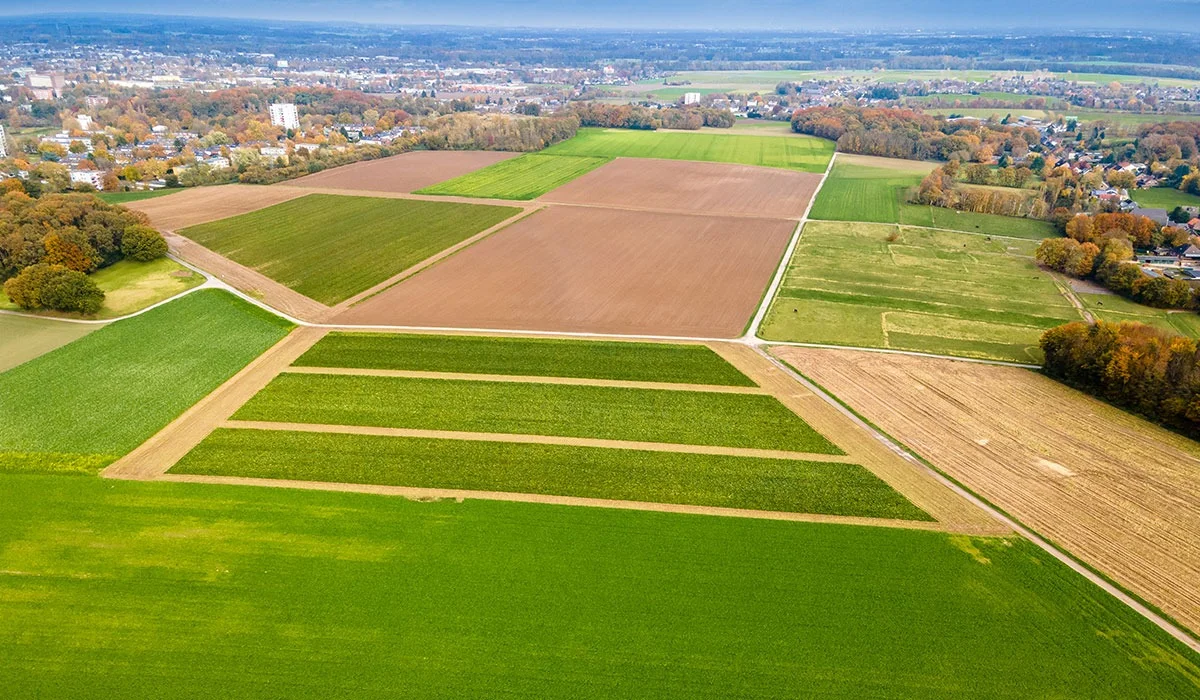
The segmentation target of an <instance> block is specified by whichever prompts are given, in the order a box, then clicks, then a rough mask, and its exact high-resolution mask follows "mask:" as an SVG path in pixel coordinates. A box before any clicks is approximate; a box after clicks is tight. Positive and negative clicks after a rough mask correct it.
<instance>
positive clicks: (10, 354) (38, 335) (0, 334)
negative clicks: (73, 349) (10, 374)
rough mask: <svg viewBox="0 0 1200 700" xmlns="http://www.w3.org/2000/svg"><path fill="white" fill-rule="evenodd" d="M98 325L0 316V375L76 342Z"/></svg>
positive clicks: (6, 315)
mask: <svg viewBox="0 0 1200 700" xmlns="http://www.w3.org/2000/svg"><path fill="white" fill-rule="evenodd" d="M99 328H101V326H97V325H85V324H82V323H62V322H61V321H53V320H49V319H43V318H33V317H31V316H17V315H16V314H0V372H3V371H5V370H7V369H11V368H13V367H16V366H17V365H19V364H21V363H23V362H28V361H29V360H32V359H33V358H35V357H38V356H41V355H45V354H46V353H48V352H50V351H51V350H53V349H55V348H58V347H62V346H63V345H66V344H67V343H70V342H72V341H74V340H78V339H79V338H82V337H83V336H85V335H87V334H88V333H91V332H92V331H94V330H97V329H99Z"/></svg>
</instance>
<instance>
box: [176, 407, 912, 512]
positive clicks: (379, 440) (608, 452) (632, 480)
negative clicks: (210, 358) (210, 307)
mask: <svg viewBox="0 0 1200 700" xmlns="http://www.w3.org/2000/svg"><path fill="white" fill-rule="evenodd" d="M171 471H172V472H173V473H177V474H210V475H220V476H247V477H260V478H267V479H295V480H302V481H332V482H348V483H357V484H387V485H393V486H416V487H423V488H448V489H469V490H475V491H504V492H508V493H539V494H547V495H555V496H578V497H583V498H614V499H620V500H629V501H648V502H651V503H680V504H684V505H698V506H719V507H724V508H751V509H756V510H770V511H785V512H794V513H824V514H829V515H857V516H863V517H872V518H901V519H907V520H931V518H930V517H929V516H928V515H926V514H925V513H924V512H923V511H921V510H920V509H919V508H917V507H916V506H914V505H912V504H911V503H909V502H908V501H907V500H906V499H905V498H904V497H903V496H901V495H900V494H898V493H896V492H895V491H894V490H893V489H892V487H890V486H888V485H887V484H886V483H885V482H883V481H882V480H880V479H879V478H878V477H876V476H875V475H874V474H872V473H871V472H869V471H867V470H866V469H863V468H862V467H859V466H856V465H851V464H831V463H824V462H805V461H795V460H784V459H758V458H753V457H729V456H724V455H703V454H685V453H680V452H649V451H641V450H625V449H597V448H590V447H573V446H567V445H540V444H518V443H503V442H476V441H469V440H436V439H420V438H402V437H380V436H373V435H347V434H337V433H305V432H287V431H276V430H233V429H222V430H218V431H217V432H215V433H214V434H213V435H211V436H210V437H208V438H207V439H205V441H204V442H202V443H201V444H200V445H199V446H198V447H197V448H195V449H194V450H192V452H191V453H189V454H188V455H187V456H186V457H184V459H183V460H182V461H180V462H179V463H178V464H176V465H175V466H174V467H172V468H171Z"/></svg>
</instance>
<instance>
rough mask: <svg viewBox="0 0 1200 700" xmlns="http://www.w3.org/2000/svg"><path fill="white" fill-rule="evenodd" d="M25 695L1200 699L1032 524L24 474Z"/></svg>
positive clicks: (20, 577) (8, 528)
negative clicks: (643, 508) (436, 498)
mask: <svg viewBox="0 0 1200 700" xmlns="http://www.w3.org/2000/svg"><path fill="white" fill-rule="evenodd" d="M0 480H2V482H0V490H2V492H3V493H4V498H0V541H3V542H4V543H5V546H4V547H2V548H0V570H3V571H4V572H5V573H4V575H2V576H0V639H4V640H5V642H4V651H5V653H4V654H0V678H4V692H5V694H6V695H7V696H9V697H13V698H34V697H47V698H50V697H53V698H119V697H125V698H131V697H154V698H159V699H160V700H174V699H177V698H178V699H183V698H188V699H189V700H206V699H209V698H211V699H213V700H215V699H217V698H230V697H237V698H244V699H246V700H258V699H267V698H283V697H286V698H294V699H300V698H332V697H353V698H358V699H360V700H369V699H372V698H394V697H397V696H398V695H403V696H406V697H423V698H462V697H488V696H494V695H495V694H496V689H497V688H502V689H503V692H504V694H505V695H507V696H510V697H537V698H613V697H656V698H688V699H689V700H691V699H695V698H731V697H744V698H749V697H822V698H847V699H850V698H854V699H858V698H863V697H867V696H869V697H873V698H890V699H898V698H922V699H923V700H935V699H936V700H941V699H950V698H954V699H957V698H963V697H987V698H995V699H1011V700H1026V699H1028V698H1068V697H1081V698H1101V697H1104V698H1140V699H1146V700H1158V699H1174V698H1183V697H1194V696H1195V695H1196V694H1197V692H1198V688H1197V678H1200V668H1198V667H1197V664H1198V662H1200V660H1198V659H1197V657H1196V655H1195V654H1194V653H1192V652H1190V651H1189V650H1187V649H1185V648H1183V647H1182V645H1180V644H1178V643H1176V642H1174V640H1171V639H1169V638H1168V637H1166V635H1165V634H1163V633H1161V632H1160V631H1159V630H1158V629H1157V628H1154V627H1153V626H1152V625H1150V624H1149V623H1148V622H1146V621H1145V620H1143V619H1142V618H1140V617H1138V616H1137V615H1135V614H1134V613H1133V612H1132V611H1130V610H1129V609H1127V608H1125V607H1124V606H1122V605H1121V604H1119V603H1118V602H1117V601H1116V600H1114V599H1113V598H1111V597H1109V596H1108V595H1107V594H1105V593H1104V592H1102V591H1101V590H1100V589H1099V588H1097V587H1095V586H1093V585H1092V584H1090V583H1088V582H1087V581H1085V580H1084V579H1083V578H1082V577H1080V576H1078V575H1077V574H1075V573H1074V572H1072V571H1070V570H1068V569H1067V568H1066V567H1064V566H1063V565H1061V564H1060V563H1058V562H1057V561H1055V560H1054V559H1052V558H1050V557H1049V556H1047V555H1046V554H1044V553H1042V552H1041V551H1040V550H1038V549H1036V548H1034V547H1033V546H1032V545H1030V544H1029V543H1027V542H1025V541H1024V540H1020V539H980V538H967V537H961V536H958V537H956V536H951V535H945V534H941V533H936V532H921V531H914V530H899V529H890V528H865V527H851V526H842V525H827V524H808V523H790V522H773V521H767V520H746V519H737V518H713V517H700V516H681V515H675V514H667V513H641V512H634V511H622V510H609V509H603V508H569V507H555V506H542V505H533V504H520V503H498V502H488V501H471V500H468V501H466V502H463V503H455V502H453V501H441V502H435V503H418V502H413V501H408V500H404V499H397V498H386V497H380V496H366V495H359V494H340V493H328V492H320V493H318V492H305V491H292V490H286V489H263V488H246V487H222V486H210V485H199V484H166V483H140V482H104V481H100V480H94V479H80V478H64V477H47V476H14V475H7V476H0Z"/></svg>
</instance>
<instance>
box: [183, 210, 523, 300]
mask: <svg viewBox="0 0 1200 700" xmlns="http://www.w3.org/2000/svg"><path fill="white" fill-rule="evenodd" d="M519 212H520V209H517V208H515V207H495V206H487V205H481V204H457V203H452V202H426V201H416V200H405V199H381V198H376V197H348V196H342V195H328V194H310V195H307V196H304V197H300V198H299V199H293V200H291V201H288V202H283V203H282V204H276V205H274V206H271V207H267V208H265V209H259V210H258V211H254V212H250V213H248V214H242V215H240V216H234V217H231V218H228V219H221V220H220V221H214V222H212V223H207V224H200V225H199V226H192V227H190V228H186V229H183V230H182V231H180V233H181V234H183V235H184V236H187V237H188V238H190V239H192V240H194V241H196V242H197V243H199V244H201V245H203V246H205V247H207V248H211V249H212V250H215V251H217V252H218V253H221V254H222V255H225V256H226V257H229V258H232V259H233V260H236V261H237V262H239V263H242V264H243V265H246V266H248V267H251V268H254V269H255V270H258V271H259V272H261V273H263V274H264V275H266V276H267V277H270V278H271V279H273V280H275V281H277V282H280V283H281V284H284V285H286V286H288V287H291V288H292V289H294V290H296V291H297V292H300V293H301V294H304V295H305V296H308V297H310V298H312V299H315V300H317V301H319V302H321V303H323V304H336V303H338V302H341V301H344V300H346V299H348V298H350V297H352V296H354V295H355V294H357V293H359V292H362V291H364V290H366V289H369V288H370V287H372V286H374V285H376V284H378V283H380V282H383V281H385V280H387V279H388V278H390V277H392V276H394V275H396V274H399V273H400V272H403V271H404V270H406V269H408V268H409V267H412V266H413V265H415V264H416V263H418V262H421V261H422V260H425V259H426V258H429V257H430V256H432V255H435V254H436V253H439V252H441V251H442V250H445V249H446V248H448V247H450V246H452V245H454V244H455V243H459V242H461V241H463V240H465V239H467V238H470V237H471V236H473V235H475V234H476V233H479V232H480V231H483V230H485V229H487V228H489V227H491V226H494V225H496V224H498V223H500V222H501V221H504V220H505V219H507V218H509V217H510V216H513V215H515V214H517V213H519Z"/></svg>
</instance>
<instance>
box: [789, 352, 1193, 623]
mask: <svg viewBox="0 0 1200 700" xmlns="http://www.w3.org/2000/svg"><path fill="white" fill-rule="evenodd" d="M773 352H774V353H775V354H776V355H777V356H779V357H780V358H782V359H784V360H785V361H787V362H788V363H790V364H791V365H792V366H794V367H796V368H797V369H798V370H800V371H801V372H802V373H804V374H805V375H806V376H808V377H810V378H812V379H813V380H814V381H816V382H818V383H819V384H821V385H822V386H823V387H825V388H826V389H828V390H829V391H831V392H833V393H834V394H836V395H837V396H838V397H839V398H841V399H842V400H844V401H846V403H848V404H849V405H850V406H851V407H853V408H854V409H855V410H856V411H858V412H859V413H861V414H862V415H863V416H865V417H866V418H867V419H868V420H870V421H872V422H873V423H875V424H876V425H878V426H879V427H880V428H881V429H882V430H884V431H885V432H887V433H889V434H890V435H892V436H893V437H894V438H896V439H897V440H899V441H901V442H903V443H904V444H905V445H907V446H908V447H910V448H912V449H913V450H915V451H916V452H917V453H918V454H920V455H921V456H923V457H925V458H926V459H928V460H929V461H930V462H931V463H932V464H933V465H934V466H936V467H937V468H938V469H941V470H942V471H944V472H945V473H946V474H948V475H949V476H951V477H953V478H954V479H956V480H957V481H959V482H960V483H962V484H963V485H964V486H966V487H967V488H969V489H971V490H972V491H974V492H975V493H977V494H979V495H980V496H982V497H983V498H985V499H987V500H989V501H991V502H992V503H993V504H995V505H996V506H998V507H999V508H1001V509H1003V510H1005V511H1007V512H1008V513H1009V514H1010V515H1012V516H1013V517H1015V518H1017V519H1019V520H1021V521H1022V522H1024V523H1025V524H1026V525H1028V526H1029V527H1031V528H1033V529H1034V530H1036V531H1038V532H1040V533H1041V534H1042V535H1044V536H1045V537H1047V538H1048V539H1050V540H1052V541H1054V542H1055V543H1057V544H1059V545H1061V546H1062V547H1064V548H1065V549H1066V550H1067V551H1069V552H1071V553H1072V554H1074V555H1075V556H1077V557H1078V558H1080V559H1081V560H1083V561H1084V562H1086V563H1088V564H1090V565H1091V566H1093V567H1095V568H1096V569H1098V570H1100V571H1101V572H1103V573H1104V574H1106V575H1108V576H1109V577H1111V578H1112V579H1114V580H1115V581H1117V582H1118V583H1120V584H1121V585H1123V586H1125V587H1126V588H1128V589H1129V590H1131V591H1133V592H1134V593H1136V594H1138V595H1139V596H1141V597H1142V598H1144V599H1145V600H1147V601H1149V602H1150V603H1152V604H1154V605H1155V606H1157V607H1159V608H1161V609H1162V610H1163V611H1165V612H1166V613H1167V614H1168V615H1171V616H1172V617H1174V618H1175V619H1177V620H1178V621H1180V622H1181V623H1182V624H1184V625H1185V626H1187V627H1190V628H1191V629H1192V630H1200V445H1198V444H1197V443H1195V442H1192V441H1190V440H1188V439H1186V438H1183V437H1180V436H1178V435H1175V434H1174V433H1171V432H1168V431H1166V430H1163V429H1161V428H1158V427H1156V426H1154V425H1151V424H1150V423H1147V422H1145V421H1143V420H1141V419H1139V418H1136V417H1134V416H1132V415H1130V414H1128V413H1125V412H1123V411H1120V410H1118V409H1116V408H1113V407H1111V406H1108V405H1107V404H1104V403H1102V402H1100V401H1097V400H1095V399H1093V398H1091V397H1088V396H1086V395H1084V394H1082V393H1080V392H1077V391H1074V390H1072V389H1070V388H1068V387H1065V386H1063V385H1061V384H1058V383H1057V382H1054V381H1052V380H1050V379H1048V378H1046V377H1043V376H1041V375H1038V374H1035V373H1034V372H1031V371H1028V370H1022V369H1016V368H1009V367H997V366H988V365H979V364H968V363H964V362H955V361H951V360H937V359H931V358H922V357H910V356H902V355H886V354H880V353H869V352H860V351H853V350H820V349H809V348H775V349H774V350H773Z"/></svg>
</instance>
